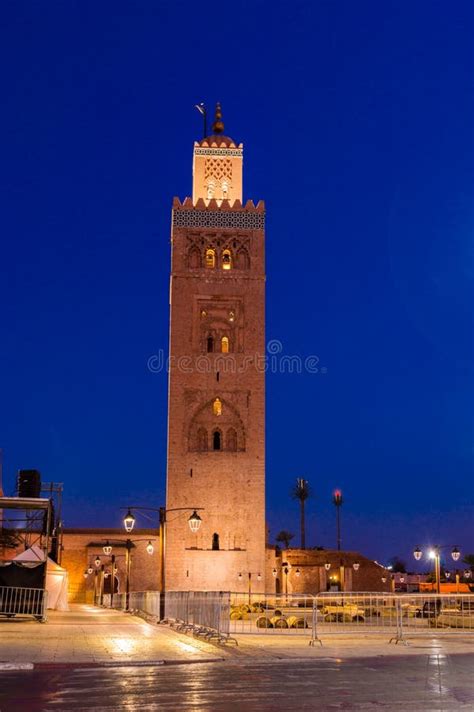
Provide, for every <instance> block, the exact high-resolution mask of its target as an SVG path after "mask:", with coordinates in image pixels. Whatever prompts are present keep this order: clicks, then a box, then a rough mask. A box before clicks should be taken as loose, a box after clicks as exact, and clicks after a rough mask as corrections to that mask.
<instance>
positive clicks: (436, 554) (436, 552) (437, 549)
mask: <svg viewBox="0 0 474 712" xmlns="http://www.w3.org/2000/svg"><path fill="white" fill-rule="evenodd" d="M441 549H449V546H434V547H433V548H432V549H430V550H429V551H428V557H429V558H430V559H434V562H435V578H436V592H437V593H440V591H441ZM413 556H414V557H415V559H416V560H417V561H420V559H421V557H422V556H423V552H422V550H421V549H420V547H419V546H417V547H416V549H415V550H414V551H413ZM460 556H461V552H460V551H459V549H458V547H457V546H454V547H453V548H452V550H451V558H452V559H453V561H458V559H459V557H460Z"/></svg>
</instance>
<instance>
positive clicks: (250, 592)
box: [237, 569, 276, 605]
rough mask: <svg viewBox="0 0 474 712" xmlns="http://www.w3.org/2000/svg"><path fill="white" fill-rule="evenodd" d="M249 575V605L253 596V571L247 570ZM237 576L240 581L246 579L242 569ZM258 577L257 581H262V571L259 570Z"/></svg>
mask: <svg viewBox="0 0 474 712" xmlns="http://www.w3.org/2000/svg"><path fill="white" fill-rule="evenodd" d="M273 571H275V572H276V569H273ZM247 575H248V579H249V587H248V595H249V605H250V603H251V598H252V572H251V571H248V572H247ZM274 575H276V574H274ZM237 578H238V579H239V581H240V582H242V581H243V580H244V576H243V574H242V572H241V571H239V574H238V576H237ZM256 578H257V581H261V580H262V574H261V573H260V572H258V574H257V576H256Z"/></svg>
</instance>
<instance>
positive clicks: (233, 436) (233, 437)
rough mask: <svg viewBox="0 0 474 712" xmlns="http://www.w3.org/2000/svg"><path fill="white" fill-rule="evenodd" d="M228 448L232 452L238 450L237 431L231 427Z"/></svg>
mask: <svg viewBox="0 0 474 712" xmlns="http://www.w3.org/2000/svg"><path fill="white" fill-rule="evenodd" d="M226 449H227V450H230V451H231V452H235V451H236V450H237V433H236V432H235V430H234V428H229V430H228V431H227V436H226Z"/></svg>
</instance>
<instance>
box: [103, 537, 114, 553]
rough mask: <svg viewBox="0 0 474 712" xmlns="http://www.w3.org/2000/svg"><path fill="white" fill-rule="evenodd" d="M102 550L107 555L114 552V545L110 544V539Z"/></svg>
mask: <svg viewBox="0 0 474 712" xmlns="http://www.w3.org/2000/svg"><path fill="white" fill-rule="evenodd" d="M102 551H103V552H104V554H105V555H106V556H110V554H111V553H112V546H111V545H110V544H109V541H108V540H107V541H106V542H105V544H104V546H103V547H102Z"/></svg>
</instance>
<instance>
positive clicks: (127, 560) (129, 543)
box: [96, 539, 154, 611]
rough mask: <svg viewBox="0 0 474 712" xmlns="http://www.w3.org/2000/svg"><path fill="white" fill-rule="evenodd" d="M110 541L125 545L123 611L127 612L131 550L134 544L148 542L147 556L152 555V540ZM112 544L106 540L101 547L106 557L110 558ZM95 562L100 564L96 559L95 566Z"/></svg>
mask: <svg viewBox="0 0 474 712" xmlns="http://www.w3.org/2000/svg"><path fill="white" fill-rule="evenodd" d="M111 541H112V542H113V543H114V544H115V545H117V544H119V545H121V546H124V545H125V610H126V611H128V610H129V608H130V573H131V566H132V549H133V547H134V544H136V543H138V542H141V541H148V544H147V547H146V551H147V553H148V554H150V555H151V554H153V552H154V547H153V544H152V541H154V540H152V539H149V540H147V539H125V540H124V539H111ZM112 548H113V547H112V544H111V543H110V541H109V540H108V539H107V540H106V542H105V544H104V546H103V547H102V550H103V552H104V554H105V555H106V556H110V555H111V554H112ZM97 561H99V563H100V559H99V557H97V559H96V565H97ZM112 572H113V573H115V554H112ZM104 578H108V575H106V574H105V573H104ZM113 588H114V584H113V576H112V589H111V603H112V602H113Z"/></svg>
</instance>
